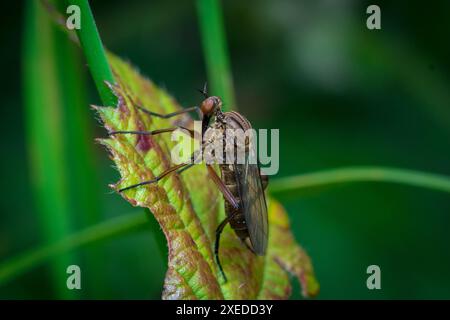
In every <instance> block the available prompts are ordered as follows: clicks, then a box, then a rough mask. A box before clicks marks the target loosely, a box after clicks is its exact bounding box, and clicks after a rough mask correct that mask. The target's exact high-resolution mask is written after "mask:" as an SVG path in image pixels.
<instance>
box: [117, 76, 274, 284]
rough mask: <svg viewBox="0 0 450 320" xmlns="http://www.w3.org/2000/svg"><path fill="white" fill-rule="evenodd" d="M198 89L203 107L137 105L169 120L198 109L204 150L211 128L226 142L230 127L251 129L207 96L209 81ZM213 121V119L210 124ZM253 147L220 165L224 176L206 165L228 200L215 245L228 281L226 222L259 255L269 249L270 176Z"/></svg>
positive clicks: (189, 164) (175, 168)
mask: <svg viewBox="0 0 450 320" xmlns="http://www.w3.org/2000/svg"><path fill="white" fill-rule="evenodd" d="M199 91H200V92H201V93H202V94H203V95H204V98H205V99H204V100H203V101H202V103H201V104H200V107H197V106H195V107H191V108H186V109H183V110H180V111H177V112H173V113H170V114H165V115H163V114H158V113H155V112H152V111H149V110H147V109H145V108H143V107H140V106H136V107H137V108H138V109H140V110H142V111H143V112H144V113H147V114H149V115H151V116H156V117H161V118H166V119H167V118H171V117H174V116H178V115H181V114H184V113H187V112H192V111H197V112H198V113H199V114H201V115H202V132H201V138H202V149H204V148H205V146H206V145H207V144H208V143H212V142H214V141H212V140H208V139H206V138H205V137H206V136H207V131H208V130H209V129H215V130H217V131H218V132H220V133H222V135H221V137H220V138H219V139H223V143H224V144H226V142H227V134H226V132H228V131H227V129H231V130H235V129H240V130H243V131H246V130H249V129H251V125H250V122H249V121H248V120H247V119H246V118H245V117H243V116H242V115H241V114H239V113H238V112H235V111H231V112H222V110H221V108H222V101H221V99H220V98H219V97H217V96H208V94H207V88H206V84H205V86H204V87H203V89H202V90H199ZM213 120H214V122H213V124H212V125H211V126H210V124H211V122H212V121H213ZM178 128H180V127H174V128H167V129H159V130H153V131H112V132H110V133H109V134H110V135H115V134H143V135H156V134H160V133H164V132H172V131H175V130H177V129H178ZM181 128H183V129H185V130H187V131H189V132H190V134H191V135H192V136H194V132H193V130H190V129H187V128H184V127H181ZM233 143H234V142H233ZM232 147H233V148H234V149H237V147H238V146H237V145H232ZM252 147H253V146H252V145H251V144H250V142H249V139H246V140H245V147H244V148H245V161H244V163H238V162H237V161H233V162H232V163H221V164H219V167H220V171H221V177H219V176H218V175H217V173H216V171H215V170H214V167H213V166H212V165H211V164H206V166H207V169H208V174H209V176H210V178H211V179H212V180H213V181H214V183H215V184H216V185H217V187H218V188H219V190H220V191H221V193H222V194H223V197H224V199H225V212H226V218H225V219H224V220H223V221H222V222H221V223H220V224H219V226H218V227H217V229H216V240H215V245H214V254H215V258H216V262H217V264H218V266H219V270H220V272H221V274H222V276H223V277H224V280H225V282H226V281H227V277H226V275H225V273H224V271H223V268H222V264H221V262H220V257H219V245H220V236H221V234H222V231H223V229H224V228H225V226H226V225H227V224H230V226H231V227H232V228H233V230H234V232H235V234H236V235H237V236H238V237H239V239H241V240H242V242H243V243H244V244H245V245H246V246H247V247H248V248H249V249H250V250H251V251H252V252H253V253H255V254H257V255H265V253H266V250H267V240H268V217H267V204H266V199H265V195H264V190H265V188H266V187H267V184H268V179H267V176H265V175H262V174H261V172H260V167H259V164H258V162H256V163H253V162H252V161H250V154H251V152H252V149H251V148H252ZM253 152H254V150H253ZM193 160H194V155H193V156H192V157H191V161H190V162H186V163H181V164H178V165H174V166H173V167H171V168H169V169H167V170H166V171H164V172H163V173H161V174H160V175H159V176H157V177H155V178H154V179H151V180H148V181H142V182H140V183H137V184H134V185H130V186H127V187H125V188H122V189H120V190H119V192H123V191H126V190H129V189H131V188H136V187H139V186H143V185H148V184H152V183H157V182H158V181H159V180H161V179H162V178H164V177H166V176H168V175H169V174H171V173H178V174H180V173H182V172H184V171H186V170H187V169H189V168H190V167H192V166H193V165H194V164H195V163H194V162H195V161H193ZM233 160H236V158H233Z"/></svg>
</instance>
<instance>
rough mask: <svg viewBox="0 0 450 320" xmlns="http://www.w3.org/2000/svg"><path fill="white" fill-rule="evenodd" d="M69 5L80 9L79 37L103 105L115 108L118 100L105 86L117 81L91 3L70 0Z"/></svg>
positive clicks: (85, 0) (82, 0)
mask: <svg viewBox="0 0 450 320" xmlns="http://www.w3.org/2000/svg"><path fill="white" fill-rule="evenodd" d="M68 3H69V4H73V5H77V6H79V7H80V13H81V28H80V29H79V30H77V35H78V38H79V39H80V43H81V47H82V49H83V52H84V55H85V57H86V60H87V63H88V65H89V69H90V71H91V74H92V77H93V78H94V82H95V85H96V86H97V90H98V92H99V94H100V98H101V99H102V101H103V104H105V105H107V106H115V105H116V104H117V98H116V97H115V96H114V95H113V93H112V92H111V90H110V89H109V88H108V86H106V84H105V81H108V82H111V83H114V82H115V80H114V76H113V74H112V72H111V68H110V66H109V62H108V59H107V58H106V54H105V49H104V48H103V44H102V41H101V39H100V35H99V34H98V30H97V26H96V24H95V21H94V17H93V15H92V11H91V8H90V7H89V2H88V1H87V0H68Z"/></svg>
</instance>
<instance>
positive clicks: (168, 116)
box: [136, 105, 202, 119]
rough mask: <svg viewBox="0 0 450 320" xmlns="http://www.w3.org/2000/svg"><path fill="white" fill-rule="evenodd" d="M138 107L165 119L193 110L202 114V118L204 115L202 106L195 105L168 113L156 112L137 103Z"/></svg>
mask: <svg viewBox="0 0 450 320" xmlns="http://www.w3.org/2000/svg"><path fill="white" fill-rule="evenodd" d="M136 108H138V109H139V110H141V111H142V112H144V113H146V114H149V115H151V116H154V117H158V118H163V119H169V118H172V117H175V116H178V115H180V114H184V113H188V112H192V111H195V112H197V114H198V115H199V116H200V118H201V117H202V113H201V111H200V108H199V107H198V106H194V107H190V108H186V109H182V110H179V111H175V112H171V113H166V114H160V113H156V112H153V111H150V110H147V109H145V108H143V107H141V106H138V105H136Z"/></svg>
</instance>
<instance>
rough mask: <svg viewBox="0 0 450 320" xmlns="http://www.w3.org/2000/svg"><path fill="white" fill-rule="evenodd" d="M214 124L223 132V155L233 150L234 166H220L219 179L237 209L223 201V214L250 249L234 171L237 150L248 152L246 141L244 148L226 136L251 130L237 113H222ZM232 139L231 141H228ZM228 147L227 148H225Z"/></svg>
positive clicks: (247, 123) (237, 181)
mask: <svg viewBox="0 0 450 320" xmlns="http://www.w3.org/2000/svg"><path fill="white" fill-rule="evenodd" d="M216 123H217V124H215V125H216V126H217V127H219V128H221V129H222V130H223V132H224V134H223V140H224V142H223V145H224V150H225V153H226V152H227V151H228V152H229V151H230V146H231V147H232V148H233V149H234V157H233V158H234V159H233V160H234V164H226V163H223V164H221V165H220V171H221V177H222V181H223V182H224V184H225V185H226V186H227V188H228V189H229V190H230V192H231V193H232V195H233V196H234V198H235V199H236V200H237V202H238V208H235V207H233V206H232V205H231V204H230V203H229V202H227V201H225V213H226V215H227V217H228V219H229V223H230V226H231V228H233V230H234V232H235V233H236V235H237V236H238V237H239V238H240V239H241V240H242V241H243V242H244V243H245V244H246V245H247V246H249V248H250V249H252V247H251V242H250V241H248V238H249V231H248V227H247V223H246V220H245V213H244V208H243V206H242V205H241V203H242V197H244V196H245V195H243V194H241V190H240V188H239V177H238V176H237V175H238V174H239V173H238V171H237V170H235V164H236V161H237V153H238V149H240V148H245V152H248V139H246V140H245V146H240V145H237V143H239V139H236V140H234V137H231V138H230V137H229V136H227V132H230V131H227V129H228V130H229V129H231V131H233V130H243V131H246V130H248V129H251V125H250V123H249V122H248V120H247V119H245V118H244V117H243V116H242V115H240V114H239V113H237V112H226V113H224V119H223V120H222V121H217V122H216ZM230 139H233V140H230ZM227 147H228V148H227Z"/></svg>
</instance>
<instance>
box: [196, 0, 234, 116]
mask: <svg viewBox="0 0 450 320" xmlns="http://www.w3.org/2000/svg"><path fill="white" fill-rule="evenodd" d="M197 13H198V19H199V25H200V32H201V37H202V44H203V52H204V56H205V60H206V69H207V73H208V80H209V83H210V84H211V89H212V90H210V91H211V94H213V95H217V96H219V97H221V98H222V100H223V101H224V110H225V111H228V110H232V109H234V110H236V101H235V97H234V89H233V79H232V76H231V69H230V62H229V58H228V49H227V43H226V39H225V30H224V24H223V19H222V10H221V6H220V3H219V1H218V0H198V1H197Z"/></svg>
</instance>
